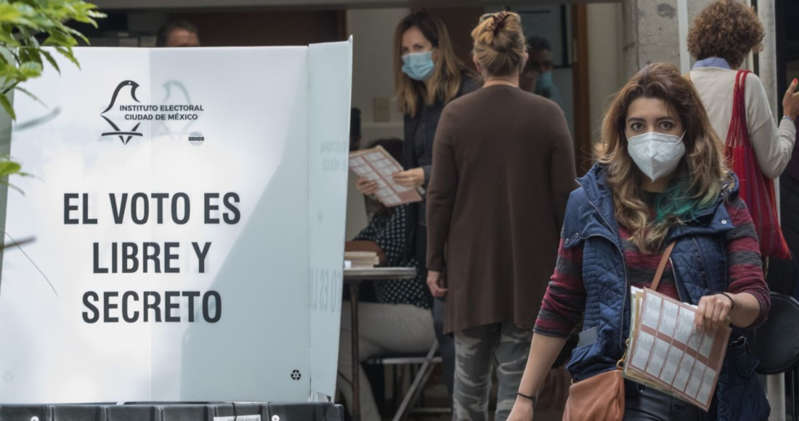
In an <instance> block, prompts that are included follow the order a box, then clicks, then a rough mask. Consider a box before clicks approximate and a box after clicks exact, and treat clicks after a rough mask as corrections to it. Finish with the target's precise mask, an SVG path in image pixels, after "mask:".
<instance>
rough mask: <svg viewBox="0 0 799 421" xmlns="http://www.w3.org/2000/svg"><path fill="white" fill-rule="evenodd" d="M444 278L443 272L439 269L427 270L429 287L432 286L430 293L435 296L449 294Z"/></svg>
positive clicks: (439, 296)
mask: <svg viewBox="0 0 799 421" xmlns="http://www.w3.org/2000/svg"><path fill="white" fill-rule="evenodd" d="M443 283H444V279H443V277H442V276H441V272H439V271H437V270H428V271H427V287H428V288H430V294H431V295H433V297H438V298H441V297H443V296H445V295H447V289H446V288H444V287H443Z"/></svg>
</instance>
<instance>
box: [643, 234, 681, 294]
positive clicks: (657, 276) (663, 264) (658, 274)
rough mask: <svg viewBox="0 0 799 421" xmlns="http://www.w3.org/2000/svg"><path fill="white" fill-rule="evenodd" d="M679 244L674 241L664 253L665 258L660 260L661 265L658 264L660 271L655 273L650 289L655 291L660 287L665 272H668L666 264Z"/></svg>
mask: <svg viewBox="0 0 799 421" xmlns="http://www.w3.org/2000/svg"><path fill="white" fill-rule="evenodd" d="M676 244H677V242H676V241H672V242H671V244H669V246H668V247H666V250H665V251H664V252H663V257H661V258H660V263H659V264H658V270H657V272H655V277H654V278H652V284H651V285H650V286H649V288H650V289H652V290H653V291H657V290H658V286H660V278H662V277H663V272H665V271H666V264H667V263H668V262H669V257H671V252H672V250H674V246H675V245H676Z"/></svg>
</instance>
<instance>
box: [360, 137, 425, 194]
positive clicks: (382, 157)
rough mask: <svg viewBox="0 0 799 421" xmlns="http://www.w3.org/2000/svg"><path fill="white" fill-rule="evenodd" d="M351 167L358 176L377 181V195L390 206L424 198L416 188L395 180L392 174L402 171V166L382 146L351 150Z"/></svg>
mask: <svg viewBox="0 0 799 421" xmlns="http://www.w3.org/2000/svg"><path fill="white" fill-rule="evenodd" d="M349 167H350V171H352V172H354V173H355V174H356V175H357V176H358V177H361V178H365V179H369V180H373V181H375V182H376V183H377V192H376V193H375V196H377V199H378V200H380V202H381V203H383V204H384V205H386V206H388V207H394V206H399V205H404V204H406V203H412V202H419V201H421V200H422V196H420V195H419V193H418V192H417V191H416V190H415V189H412V188H408V187H404V186H401V185H399V184H397V183H395V182H394V179H393V178H392V175H393V174H394V173H397V172H400V171H402V166H401V165H400V164H399V163H398V162H397V160H396V159H394V157H392V156H391V155H390V154H389V153H388V152H386V150H385V149H383V147H382V146H376V147H374V148H370V149H364V150H360V151H355V152H350V163H349Z"/></svg>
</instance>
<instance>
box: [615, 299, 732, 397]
mask: <svg viewBox="0 0 799 421" xmlns="http://www.w3.org/2000/svg"><path fill="white" fill-rule="evenodd" d="M631 296H632V307H631V310H632V312H631V314H632V317H631V318H632V323H631V324H630V326H631V327H632V328H631V330H630V344H629V348H628V354H627V359H626V363H625V364H624V376H625V377H626V378H628V379H630V380H633V381H636V382H638V383H642V384H644V385H647V386H649V387H652V388H654V389H657V390H660V391H662V392H664V393H667V394H669V395H672V396H674V397H676V398H678V399H681V400H684V401H686V402H688V403H691V404H694V405H696V406H698V407H700V408H702V409H704V410H705V411H707V410H708V409H709V408H710V403H711V402H712V400H713V393H714V392H715V390H716V383H717V382H718V378H719V372H720V371H721V365H722V362H723V361H724V355H725V353H726V351H727V342H728V341H729V339H730V332H731V329H730V328H729V327H728V326H725V327H723V328H720V329H717V330H715V331H708V332H703V331H697V330H696V329H695V328H694V316H695V314H696V306H693V305H690V304H686V303H682V302H680V301H677V300H674V299H672V298H670V297H667V296H665V295H663V294H660V293H658V292H656V291H653V290H651V289H640V288H635V287H632V288H631Z"/></svg>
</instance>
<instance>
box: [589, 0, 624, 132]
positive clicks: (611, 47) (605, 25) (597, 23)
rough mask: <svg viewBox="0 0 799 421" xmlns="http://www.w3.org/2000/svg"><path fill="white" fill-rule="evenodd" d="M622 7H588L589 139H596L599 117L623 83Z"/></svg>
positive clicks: (605, 4) (590, 5) (617, 4)
mask: <svg viewBox="0 0 799 421" xmlns="http://www.w3.org/2000/svg"><path fill="white" fill-rule="evenodd" d="M622 20H623V19H622V6H621V4H619V3H599V4H589V5H588V78H589V80H588V85H589V92H588V95H589V96H590V100H589V102H590V107H591V113H590V115H591V140H592V141H597V140H599V135H600V130H601V125H602V117H603V116H604V114H605V111H606V109H607V106H608V105H609V104H610V101H611V100H612V99H613V96H614V95H615V93H616V92H617V91H618V90H619V89H620V88H621V86H622V85H623V84H624V82H625V80H623V79H624V75H623V73H624V72H623V56H622V35H623V34H622V30H623V27H622V25H623V22H622Z"/></svg>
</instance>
